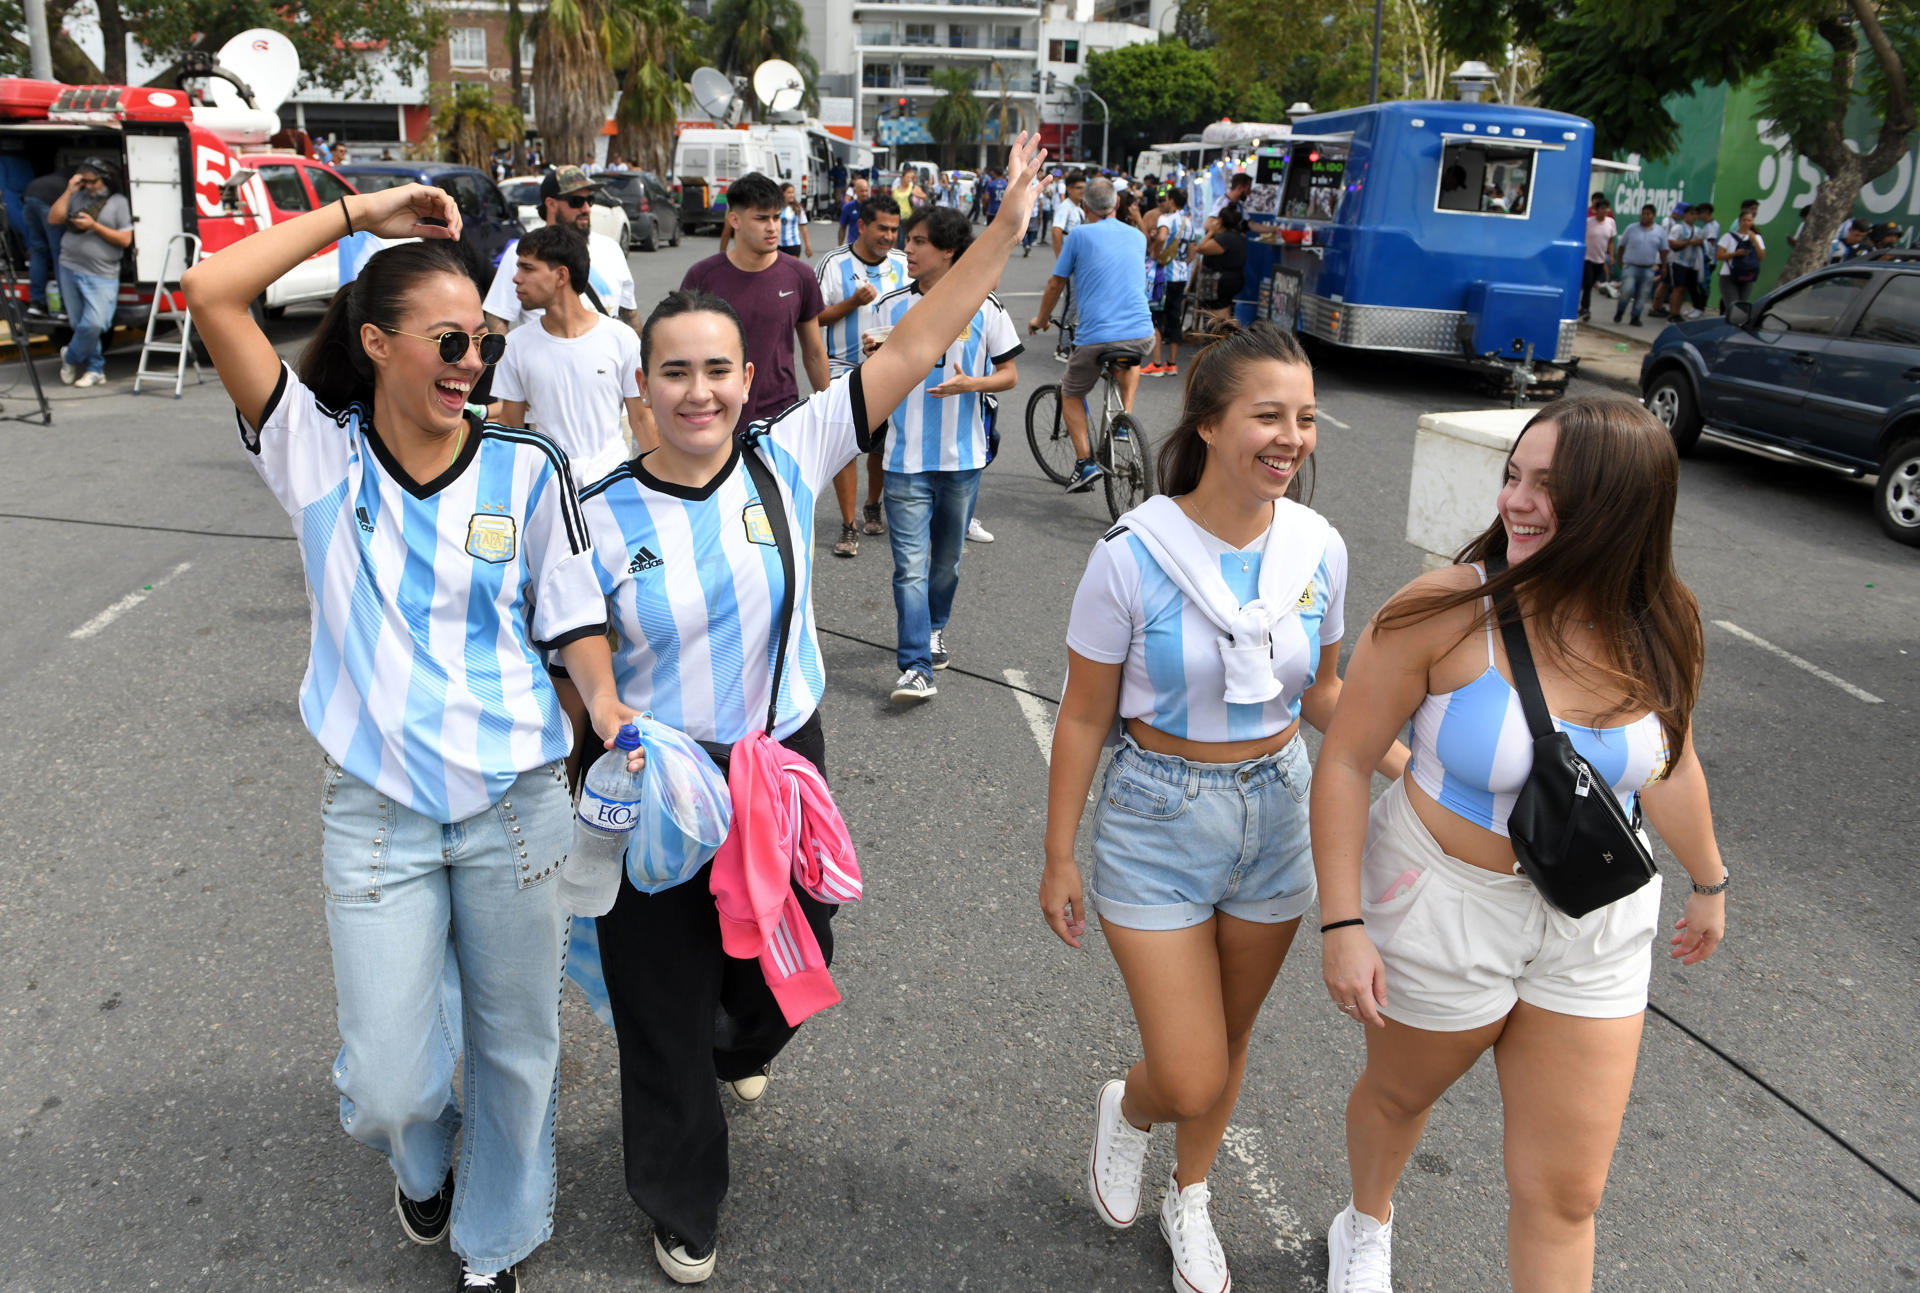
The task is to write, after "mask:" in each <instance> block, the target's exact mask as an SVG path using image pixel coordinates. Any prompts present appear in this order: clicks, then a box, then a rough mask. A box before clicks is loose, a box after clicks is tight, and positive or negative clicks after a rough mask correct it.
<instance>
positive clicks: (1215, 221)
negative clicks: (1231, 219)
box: [1205, 171, 1253, 238]
mask: <svg viewBox="0 0 1920 1293" xmlns="http://www.w3.org/2000/svg"><path fill="white" fill-rule="evenodd" d="M1252 192H1253V176H1251V175H1249V174H1247V173H1246V172H1245V171H1241V172H1240V173H1239V174H1237V175H1235V176H1234V177H1233V178H1232V179H1230V180H1228V181H1227V191H1226V192H1225V193H1222V194H1221V195H1220V196H1219V197H1217V198H1215V199H1214V200H1213V207H1212V209H1211V210H1209V211H1208V212H1207V223H1206V226H1205V232H1206V235H1207V237H1209V238H1211V237H1213V235H1214V234H1216V233H1218V232H1220V213H1221V212H1222V211H1225V210H1226V209H1227V204H1228V203H1229V202H1242V203H1244V202H1245V201H1246V200H1247V195H1248V194H1249V193H1252Z"/></svg>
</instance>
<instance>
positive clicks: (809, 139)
mask: <svg viewBox="0 0 1920 1293" xmlns="http://www.w3.org/2000/svg"><path fill="white" fill-rule="evenodd" d="M832 167H833V155H832V152H831V151H830V148H829V145H828V143H827V134H826V132H825V131H823V130H821V129H819V128H818V127H815V126H802V125H794V126H769V125H753V126H747V127H745V128H744V129H739V130H729V129H725V128H722V127H715V128H713V129H700V128H694V129H689V130H683V131H681V132H680V138H679V141H678V142H677V143H676V144H675V145H674V151H673V174H674V178H675V179H678V180H679V181H680V183H681V185H682V189H681V192H682V198H681V222H682V223H683V224H684V225H685V226H686V227H687V228H689V229H698V228H701V227H712V228H716V229H717V228H718V227H719V226H720V225H721V224H723V223H724V222H725V220H726V207H725V206H724V205H723V204H722V202H721V197H722V196H723V195H724V194H725V193H726V191H727V185H729V184H731V183H733V181H735V180H737V179H739V178H740V177H741V176H742V175H746V174H749V173H751V172H753V171H758V172H760V174H762V175H765V176H766V177H767V178H768V179H771V180H772V181H773V182H774V183H776V184H791V185H793V186H794V189H795V191H796V192H797V193H798V194H799V195H800V200H801V202H802V203H803V204H804V205H805V207H806V209H807V212H808V214H809V215H811V216H813V217H814V218H815V219H826V218H828V213H829V212H835V211H838V209H839V196H838V195H837V194H835V193H833V192H832V191H831V189H832V183H831V181H830V180H829V179H828V176H829V174H830V173H831V171H832Z"/></svg>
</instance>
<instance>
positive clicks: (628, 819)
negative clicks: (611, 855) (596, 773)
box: [579, 786, 640, 834]
mask: <svg viewBox="0 0 1920 1293" xmlns="http://www.w3.org/2000/svg"><path fill="white" fill-rule="evenodd" d="M639 813H640V801H639V800H637V799H608V798H606V797H604V796H602V795H597V794H595V793H594V792H593V788H592V787H590V786H582V787H580V809H579V815H580V820H581V821H583V822H585V823H586V824H587V825H589V826H591V827H593V828H594V829H595V830H598V831H605V832H607V833H608V834H615V833H617V832H620V831H630V830H632V829H633V824H634V821H635V819H636V818H637V817H638V816H639Z"/></svg>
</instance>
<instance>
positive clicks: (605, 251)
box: [481, 233, 635, 328]
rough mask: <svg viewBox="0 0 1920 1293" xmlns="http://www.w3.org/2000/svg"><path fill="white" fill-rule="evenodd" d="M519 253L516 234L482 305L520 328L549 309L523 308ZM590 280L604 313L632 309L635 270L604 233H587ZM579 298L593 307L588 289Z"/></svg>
mask: <svg viewBox="0 0 1920 1293" xmlns="http://www.w3.org/2000/svg"><path fill="white" fill-rule="evenodd" d="M519 257H520V240H519V239H518V238H516V239H514V240H513V241H512V242H510V243H508V244H507V249H506V250H505V251H503V252H501V253H500V268H498V269H496V270H495V271H494V272H493V284H492V286H490V287H489V288H487V299H486V301H485V303H484V304H483V305H482V306H481V308H482V309H483V310H485V311H486V312H487V313H488V314H491V315H494V316H495V317H497V318H502V319H505V320H506V321H507V326H508V327H509V328H517V327H519V326H520V325H521V324H523V323H527V322H529V321H531V320H533V319H537V318H539V317H540V316H541V315H542V314H544V313H546V311H544V310H524V309H522V308H520V298H519V296H517V295H516V294H515V293H514V290H513V276H514V274H516V273H517V272H518V271H519V268H520V266H519ZM587 281H588V282H589V283H591V284H592V285H593V290H594V291H595V292H597V293H598V294H599V296H600V304H601V305H602V306H604V307H606V308H605V309H604V310H602V311H600V312H601V313H603V314H610V315H613V316H614V317H615V318H618V317H619V315H620V311H622V310H631V309H633V306H634V299H635V298H634V294H633V270H631V269H630V268H628V266H627V253H625V252H624V251H621V250H620V244H619V243H617V242H615V241H614V240H613V239H611V238H609V237H607V235H605V234H603V233H590V234H588V235H587ZM580 300H581V302H582V303H583V304H584V305H585V306H586V307H587V308H588V309H589V310H591V309H593V302H592V301H591V300H589V299H588V298H587V294H586V293H585V292H582V293H580Z"/></svg>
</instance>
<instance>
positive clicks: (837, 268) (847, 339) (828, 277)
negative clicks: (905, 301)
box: [813, 243, 907, 376]
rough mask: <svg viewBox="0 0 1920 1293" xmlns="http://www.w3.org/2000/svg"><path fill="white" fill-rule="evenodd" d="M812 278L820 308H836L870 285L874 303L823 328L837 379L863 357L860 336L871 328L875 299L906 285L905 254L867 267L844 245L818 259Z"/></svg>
mask: <svg viewBox="0 0 1920 1293" xmlns="http://www.w3.org/2000/svg"><path fill="white" fill-rule="evenodd" d="M813 274H814V277H815V278H817V279H819V280H820V300H821V303H822V304H823V305H838V304H839V303H840V302H842V301H844V300H846V299H847V298H848V297H850V296H852V295H853V294H854V293H855V292H857V291H859V290H860V285H861V284H862V283H871V284H872V285H873V290H874V295H875V300H874V301H871V302H869V303H868V304H866V305H863V306H861V307H860V308H859V309H857V310H849V311H848V312H847V313H846V315H845V316H843V317H842V318H841V319H840V321H839V322H837V323H829V324H828V325H827V329H826V331H827V364H828V367H829V371H831V372H832V373H833V374H834V375H835V376H838V375H839V374H841V373H844V372H846V371H847V369H849V368H853V367H856V366H858V364H859V363H860V361H861V360H862V359H864V358H865V357H866V356H864V355H863V354H861V353H860V334H861V333H863V332H865V331H866V330H867V329H868V328H871V327H872V326H873V325H874V318H873V307H874V305H876V304H878V298H879V297H882V296H885V295H886V294H887V293H888V292H891V291H893V290H895V289H896V288H901V287H905V286H906V285H907V254H906V253H905V252H903V251H898V250H895V251H890V252H888V253H887V258H886V259H885V260H883V261H881V262H880V263H879V264H877V265H869V264H868V263H867V262H866V261H864V260H861V259H860V258H859V257H858V256H856V255H854V252H853V244H852V243H847V244H845V245H844V246H841V247H836V248H834V250H832V251H830V252H828V253H827V254H826V255H824V256H822V257H821V258H820V264H819V265H818V266H817V267H816V268H815V269H814V271H813Z"/></svg>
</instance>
